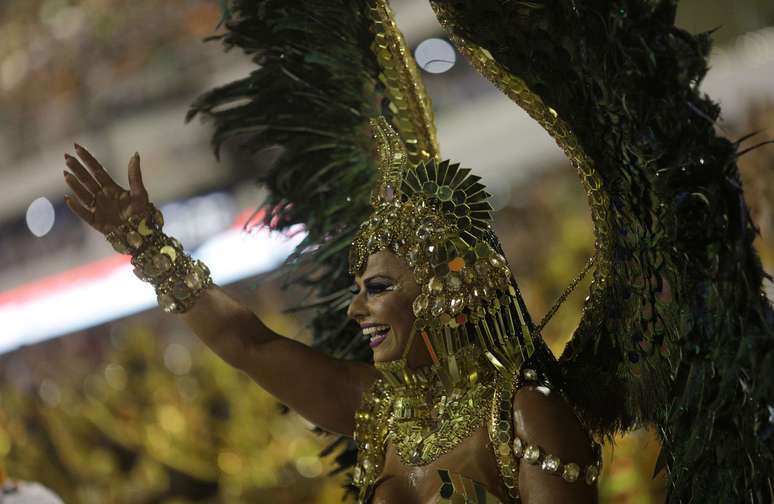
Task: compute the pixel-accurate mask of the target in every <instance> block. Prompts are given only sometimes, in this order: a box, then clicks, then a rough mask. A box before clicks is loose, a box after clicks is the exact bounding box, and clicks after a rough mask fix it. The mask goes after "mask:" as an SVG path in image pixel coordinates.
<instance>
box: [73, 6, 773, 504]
mask: <svg viewBox="0 0 774 504" xmlns="http://www.w3.org/2000/svg"><path fill="white" fill-rule="evenodd" d="M224 4H226V5H228V6H229V7H230V8H231V11H229V13H230V14H233V15H234V17H231V18H229V16H228V15H227V16H226V18H228V19H227V29H228V31H227V33H226V34H225V35H224V36H223V39H224V42H225V43H226V45H227V46H228V47H231V46H234V45H237V46H240V47H242V48H244V49H245V50H246V51H247V52H248V53H249V54H251V55H255V62H256V63H257V64H258V66H259V68H258V69H257V70H255V71H254V72H252V73H251V74H250V76H249V77H247V78H245V79H242V80H239V81H237V82H235V83H233V84H231V85H228V86H222V87H219V88H217V89H215V90H213V91H212V92H210V93H207V94H206V95H204V96H202V97H201V98H200V99H199V100H197V102H196V103H195V104H194V105H193V107H192V111H191V113H190V117H193V116H195V115H196V114H204V115H207V116H209V117H211V118H214V119H215V122H216V132H215V137H214V138H215V140H214V143H215V145H216V146H220V144H221V143H222V142H224V141H225V140H227V139H229V138H232V137H240V139H242V140H245V139H246V140H248V141H249V143H250V145H249V147H250V149H251V151H253V152H255V151H258V150H260V149H261V148H263V147H266V146H269V145H274V144H276V143H282V144H283V147H285V150H284V152H283V154H282V156H281V157H280V160H279V161H278V162H277V164H276V165H274V166H272V167H271V168H269V169H267V170H266V171H265V172H262V174H261V180H262V182H264V183H265V184H266V185H267V186H268V188H269V190H270V197H269V199H268V200H267V203H266V208H267V209H268V210H269V212H267V213H266V219H265V223H266V224H267V225H268V226H271V227H275V228H276V227H279V228H288V227H290V226H292V225H294V224H297V223H299V222H303V223H305V225H306V229H307V231H308V237H307V239H306V240H305V242H304V244H303V245H304V247H302V249H301V250H300V251H299V254H298V255H297V257H296V258H297V261H296V262H294V264H296V265H298V264H300V265H301V266H302V267H301V268H299V270H300V273H299V274H300V280H299V281H300V282H302V283H306V284H311V285H315V286H318V287H319V289H318V291H319V293H320V294H322V296H321V298H320V299H319V300H318V302H317V304H316V306H317V307H318V308H320V312H319V314H318V316H317V318H316V319H315V321H314V328H315V331H316V337H317V340H318V342H321V343H322V344H328V345H330V346H329V349H332V350H333V351H331V352H330V353H331V354H334V355H335V356H336V357H332V356H329V355H328V354H325V353H322V352H319V351H316V350H315V349H312V348H309V347H307V346H305V345H301V344H299V343H297V342H295V341H292V340H290V339H288V338H285V337H283V336H281V335H279V334H276V333H274V332H273V331H271V330H270V329H269V328H268V327H266V325H264V324H263V322H261V321H260V320H259V319H258V318H257V317H256V316H255V315H254V314H253V313H252V312H250V311H249V310H248V309H247V308H245V307H244V306H241V305H240V304H238V303H237V302H236V301H235V300H233V299H232V298H230V297H228V296H227V295H226V294H225V293H224V292H223V291H222V290H220V289H219V288H218V287H216V286H214V285H212V282H211V279H210V277H209V274H208V270H207V268H206V267H205V266H204V265H203V264H201V262H199V261H195V260H193V259H192V258H191V257H189V256H188V255H187V254H186V253H185V252H184V251H183V249H182V247H181V246H180V243H179V242H177V240H175V239H173V238H171V237H169V236H167V235H165V234H164V233H163V231H162V227H163V223H164V219H163V216H162V215H161V214H160V212H158V211H157V210H156V209H155V208H154V207H153V206H152V205H151V204H150V200H149V198H148V194H147V191H146V189H145V186H144V184H143V181H142V177H141V174H140V161H139V156H135V157H134V158H133V159H132V160H131V161H130V166H129V181H130V183H129V186H130V188H129V190H126V189H124V188H122V187H120V186H118V185H117V184H116V183H115V181H114V180H113V179H112V178H111V177H110V176H109V175H108V173H107V172H106V171H105V169H104V168H103V167H102V166H101V164H100V163H99V162H98V161H97V160H96V159H95V158H94V157H93V156H92V155H91V154H90V153H89V152H88V151H86V150H85V149H83V148H80V147H76V154H77V156H78V158H79V159H76V158H75V157H72V156H67V161H66V162H67V166H68V168H69V169H70V172H67V173H66V174H65V178H66V181H67V183H68V184H69V186H70V187H71V188H72V190H73V193H74V196H73V197H70V198H68V200H67V201H68V205H69V206H70V208H71V209H72V210H73V211H74V212H75V213H76V214H77V215H79V216H80V217H81V218H82V219H84V220H85V221H86V222H88V223H89V224H90V225H91V226H93V227H94V228H95V229H97V230H98V231H100V232H102V233H104V234H105V235H106V238H107V239H108V240H109V241H110V243H111V244H112V245H113V246H114V248H115V249H116V250H117V251H119V252H122V253H126V254H129V255H131V256H132V263H133V264H134V265H135V268H136V269H135V272H136V274H137V275H138V276H139V277H140V278H141V279H143V280H146V281H148V282H150V283H151V284H152V285H153V286H154V287H155V288H156V291H157V294H158V300H159V303H160V305H161V306H162V307H163V308H164V309H165V311H168V312H173V313H180V314H183V318H184V320H185V322H186V323H187V324H188V325H189V326H190V327H191V329H192V330H193V331H194V332H195V333H196V334H198V335H199V336H200V337H201V339H202V340H203V341H205V342H206V343H207V344H208V345H209V346H210V348H212V349H213V350H214V351H215V352H216V353H218V354H219V355H220V356H221V357H222V358H223V359H224V360H225V361H226V362H228V363H230V364H231V365H232V366H234V367H236V368H238V369H240V370H242V371H244V372H245V373H246V374H248V375H249V376H250V377H252V378H253V379H254V381H255V382H256V383H258V384H259V385H260V386H261V387H263V388H264V389H266V390H267V391H269V392H270V393H272V394H273V395H275V396H276V397H278V398H279V399H280V400H282V401H283V402H284V403H285V404H287V405H288V406H290V407H291V408H293V409H295V410H296V411H298V412H299V413H300V414H301V415H303V416H304V417H306V418H307V419H309V420H310V421H312V422H314V423H315V424H317V425H319V426H321V427H322V428H324V429H327V430H329V431H332V432H337V433H340V434H342V435H345V436H348V437H352V438H354V440H355V443H356V445H357V456H356V463H355V465H354V469H353V471H352V483H353V484H354V485H355V486H356V487H357V497H358V501H359V502H360V503H362V504H365V503H395V502H406V503H409V504H414V503H417V504H424V503H439V502H441V503H443V502H455V503H457V502H460V503H463V502H464V503H471V502H473V503H478V504H483V503H490V504H492V503H504V502H509V503H515V502H525V503H528V504H542V503H553V502H573V503H590V502H595V501H596V499H597V491H596V482H597V478H598V476H599V473H600V465H601V462H600V459H599V445H598V444H597V443H595V442H594V438H595V437H602V436H605V435H610V434H612V433H614V432H616V431H618V430H622V429H627V428H631V427H633V426H637V425H640V424H642V423H645V422H656V423H657V424H658V427H659V431H660V432H661V433H662V435H663V436H664V440H665V442H666V445H665V446H666V447H667V448H668V449H669V452H668V453H666V454H665V456H664V460H667V463H668V464H669V465H670V471H669V472H670V478H672V480H671V481H670V484H671V485H672V487H673V488H674V495H675V500H676V501H678V502H682V501H687V500H696V501H722V502H737V501H739V500H741V499H740V496H741V495H742V490H740V489H744V499H745V500H750V501H753V500H755V501H758V502H766V501H767V499H766V498H767V497H770V492H771V488H772V483H771V480H770V474H771V473H772V468H771V461H772V460H774V457H773V456H772V453H774V449H772V447H771V443H770V440H771V439H772V437H771V436H770V434H771V429H770V426H768V424H766V421H764V420H763V419H765V418H767V417H768V415H769V414H770V413H769V410H768V408H770V399H771V397H772V382H771V380H770V376H771V374H772V370H771V367H772V363H774V359H772V358H771V353H770V349H771V344H770V343H771V341H772V340H771V337H772V334H774V329H773V328H772V321H774V314H772V308H771V306H770V305H769V304H768V302H767V301H766V299H765V298H764V297H763V296H761V295H760V286H761V281H762V278H763V272H762V270H761V268H760V264H759V262H758V260H757V257H756V255H755V253H754V252H753V250H752V248H751V246H752V245H751V244H752V240H753V238H754V236H755V230H754V227H753V226H752V224H751V223H750V221H749V219H748V218H747V214H746V207H745V203H744V199H743V195H742V192H741V188H740V186H739V184H738V183H737V182H736V180H737V176H738V174H737V172H736V168H735V160H736V157H738V154H737V152H736V147H737V146H738V145H737V146H735V145H734V144H731V143H730V142H728V141H727V140H725V139H721V138H718V137H716V136H715V133H714V130H713V125H712V120H714V118H716V117H717V115H718V113H719V112H718V108H717V107H716V106H715V105H714V104H713V103H711V102H710V101H709V100H708V99H707V98H706V97H704V96H702V95H700V93H699V91H698V88H697V85H696V84H697V82H699V81H700V80H701V77H702V76H703V73H704V71H705V70H706V63H705V60H704V58H705V56H706V51H707V49H708V44H707V39H706V38H705V37H703V36H700V37H693V36H691V35H688V34H686V33H684V32H682V31H680V30H678V29H677V28H675V27H674V24H673V15H674V12H673V7H674V2H650V1H644V0H628V1H625V2H612V1H603V0H599V1H594V2H552V1H548V0H546V1H541V0H536V1H532V2H513V1H509V0H508V1H506V0H487V1H486V2H479V1H476V2H473V1H472V0H453V1H452V0H431V4H432V5H433V7H434V8H435V10H436V14H437V15H438V18H439V20H440V21H441V24H442V25H443V26H444V28H445V29H446V30H447V32H448V34H449V37H450V39H451V41H452V42H453V43H454V44H455V46H456V47H457V49H458V50H459V51H460V52H461V53H462V54H463V55H465V56H466V57H467V58H468V59H469V60H470V61H471V63H472V64H473V66H474V67H475V68H476V69H477V70H478V71H480V72H481V73H482V74H483V75H485V76H486V77H488V78H489V79H491V80H492V81H493V82H494V83H495V84H497V86H498V87H499V88H500V89H502V90H503V91H504V92H505V93H506V94H507V95H508V96H509V97H510V98H511V99H512V100H513V101H514V102H516V103H517V104H518V105H520V106H521V107H523V108H524V109H525V110H526V111H527V113H528V114H529V115H530V116H531V117H532V118H533V119H535V120H536V121H537V122H538V123H539V124H540V125H541V126H542V127H543V128H545V129H546V131H547V132H548V133H549V134H550V135H552V136H553V137H554V139H555V140H556V141H557V143H558V144H559V146H560V147H561V148H562V149H563V150H564V152H565V153H566V155H567V156H568V158H569V159H570V161H571V162H572V165H573V166H574V167H575V168H576V169H577V170H578V172H579V174H580V175H581V180H582V183H583V186H584V189H585V190H586V192H587V195H588V199H589V202H590V206H591V211H592V216H593V222H594V225H595V238H596V239H597V242H596V248H597V250H596V256H595V258H596V259H595V260H594V261H593V265H594V266H595V271H594V282H593V283H592V285H591V288H590V295H589V297H588V298H587V302H586V305H585V307H584V315H583V319H582V321H581V324H580V326H579V327H578V328H577V331H576V332H575V334H574V337H573V340H572V342H571V343H570V345H569V346H568V348H567V349H566V350H565V352H564V355H563V356H562V359H561V361H560V362H557V360H556V359H555V358H554V356H553V355H552V354H551V353H550V352H549V351H548V350H547V348H546V346H545V344H544V342H543V341H542V338H541V329H542V327H543V326H544V322H541V323H540V324H538V325H536V324H534V323H533V322H532V319H531V317H530V314H529V313H528V311H527V309H526V304H525V302H524V299H523V298H522V296H521V293H520V291H519V289H518V286H517V283H516V280H515V278H514V276H513V274H512V272H511V268H510V266H509V263H508V260H507V259H506V258H505V257H504V255H503V252H502V248H501V246H500V241H499V239H498V237H497V236H496V235H495V233H494V231H493V230H492V219H493V215H492V213H493V211H492V207H491V205H490V203H489V196H490V195H489V193H488V192H487V191H486V188H485V187H484V185H483V184H481V183H480V178H479V177H478V176H476V175H473V174H472V173H471V170H469V169H467V168H461V167H460V166H459V165H458V164H456V163H451V162H449V161H445V160H442V158H441V155H440V150H439V147H438V143H437V138H436V134H435V125H434V122H433V114H432V109H431V107H430V101H429V98H428V97H427V95H426V94H425V91H424V88H423V85H422V81H421V79H420V78H419V75H418V71H417V67H416V64H415V62H414V61H413V59H412V57H411V52H410V51H409V50H408V48H407V46H406V43H405V40H404V39H403V36H402V35H401V33H400V32H399V31H398V30H397V27H396V25H395V22H394V19H393V16H392V13H391V11H390V8H389V5H388V3H387V1H386V0H339V1H333V0H305V1H304V2H281V1H273V0H265V1H260V2H256V1H255V0H249V1H248V0H233V1H229V2H224ZM480 4H483V5H484V8H480ZM232 11H233V12H232ZM707 119H710V121H708V120H707ZM675 138H678V139H679V141H675ZM372 146H376V148H377V149H376V156H373V155H372V154H371V147H372ZM364 188H366V189H370V191H369V190H364ZM369 193H370V197H369ZM358 223H359V224H360V225H359V227H358ZM348 245H350V246H349V247H347V246H348ZM345 250H348V251H349V261H347V258H346V257H344V251H345ZM305 261H306V262H305ZM589 264H592V263H589ZM304 266H310V267H308V268H305V267H304ZM347 266H348V267H347ZM347 270H348V271H347ZM321 271H322V273H320V272H321ZM347 273H349V275H350V276H352V277H354V279H355V288H354V290H353V292H352V294H353V297H352V299H351V300H350V299H349V293H348V292H347V285H349V281H350V278H349V276H348V275H347ZM572 285H574V284H571V286H572ZM561 299H562V297H560V301H561ZM347 305H349V308H348V310H347V314H346V315H348V316H349V317H350V318H351V319H354V320H355V321H356V322H357V323H358V324H359V326H360V331H361V333H362V335H363V336H365V337H364V338H357V337H353V333H354V330H355V327H354V326H355V324H351V323H347V322H346V320H343V318H344V315H345V314H344V313H343V312H344V309H345V307H346V306H347ZM552 313H553V310H550V311H549V312H548V315H547V316H546V317H545V318H544V320H547V319H549V318H550V315H551V314H552ZM367 343H368V344H370V347H371V350H372V352H368V347H366V344H367ZM363 350H365V352H364V351H363ZM758 350H760V355H759V354H758ZM358 352H359V353H358ZM767 352H768V353H767ZM353 354H354V356H357V357H359V358H360V360H356V359H344V358H341V357H343V356H346V357H350V356H353ZM371 357H372V358H371ZM719 369H720V371H719ZM740 377H741V378H740ZM667 413H668V414H667ZM716 419H717V421H716ZM764 426H765V427H764ZM592 433H593V435H592ZM705 439H706V440H712V442H696V440H701V441H704V440H705ZM767 440H768V441H767ZM766 443H768V444H766ZM340 459H342V460H344V459H349V460H353V459H355V457H347V456H342V457H340ZM686 461H690V464H689V463H688V462H686ZM698 461H700V462H698ZM689 469H690V470H689ZM697 482H698V483H697ZM697 492H703V493H702V495H701V496H697V495H694V494H695V493H697ZM768 500H770V499H768Z"/></svg>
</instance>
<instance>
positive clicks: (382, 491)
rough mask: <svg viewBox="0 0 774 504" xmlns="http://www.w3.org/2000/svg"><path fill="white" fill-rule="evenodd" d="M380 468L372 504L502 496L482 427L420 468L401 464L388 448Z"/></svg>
mask: <svg viewBox="0 0 774 504" xmlns="http://www.w3.org/2000/svg"><path fill="white" fill-rule="evenodd" d="M383 467H384V469H383V471H382V473H381V474H380V476H379V477H378V478H377V479H376V481H375V484H374V490H373V498H372V501H371V502H372V503H373V504H387V503H395V502H405V503H407V504H434V503H437V502H446V500H445V499H448V498H449V496H450V495H452V494H455V493H456V494H461V495H464V496H468V497H469V498H470V500H469V502H479V500H478V499H477V498H476V497H477V496H481V495H485V494H486V492H489V493H490V494H492V495H493V496H495V497H497V498H498V500H501V501H502V500H503V495H505V490H504V487H503V485H502V482H501V479H500V477H499V473H498V468H497V462H496V460H495V457H494V454H493V452H492V448H491V443H490V441H489V436H488V433H487V430H486V427H485V426H482V427H481V428H479V429H478V430H477V431H475V432H474V433H473V434H472V435H471V436H469V437H468V438H466V439H465V440H463V441H462V442H461V443H460V444H459V445H457V446H456V447H455V448H453V449H452V450H450V451H449V452H448V453H446V454H444V455H442V456H441V457H439V458H438V459H437V460H435V461H433V462H431V463H429V464H426V465H423V466H410V465H406V464H404V463H403V462H402V460H401V458H400V457H399V456H398V454H397V452H396V450H395V447H394V446H393V445H388V446H387V449H386V451H385V459H384V465H383ZM463 502H468V501H463ZM480 502H485V501H484V500H481V501H480ZM487 502H492V501H491V500H490V501H487Z"/></svg>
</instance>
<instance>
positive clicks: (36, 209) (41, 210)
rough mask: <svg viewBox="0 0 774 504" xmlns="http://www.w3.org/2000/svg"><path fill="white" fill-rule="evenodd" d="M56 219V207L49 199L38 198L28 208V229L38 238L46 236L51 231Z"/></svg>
mask: <svg viewBox="0 0 774 504" xmlns="http://www.w3.org/2000/svg"><path fill="white" fill-rule="evenodd" d="M55 219H56V212H54V205H52V204H51V202H50V201H49V200H48V198H43V197H41V198H38V199H36V200H35V201H33V202H32V203H30V206H29V207H28V208H27V227H28V228H29V229H30V232H32V234H34V235H35V236H37V237H38V238H41V237H43V236H46V235H47V234H48V232H49V231H51V228H52V227H54V220H55Z"/></svg>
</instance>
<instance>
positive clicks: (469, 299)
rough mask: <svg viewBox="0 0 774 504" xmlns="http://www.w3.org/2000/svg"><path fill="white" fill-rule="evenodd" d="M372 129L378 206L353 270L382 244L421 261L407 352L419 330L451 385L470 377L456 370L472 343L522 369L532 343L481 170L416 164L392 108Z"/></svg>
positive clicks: (504, 364)
mask: <svg viewBox="0 0 774 504" xmlns="http://www.w3.org/2000/svg"><path fill="white" fill-rule="evenodd" d="M371 128H372V132H373V136H374V139H375V141H376V143H377V146H378V178H377V183H376V187H375V188H374V190H373V192H372V195H371V205H372V207H373V209H374V210H373V212H372V213H371V215H370V216H369V218H368V219H366V220H365V221H364V222H363V223H362V224H361V226H360V230H359V231H358V233H357V235H356V236H355V239H354V240H353V242H352V248H351V250H350V272H351V273H352V274H353V275H355V274H357V273H359V272H361V271H362V269H363V268H364V266H365V264H366V261H367V259H368V256H369V255H371V254H374V253H376V252H379V251H380V250H384V249H387V250H390V251H392V252H393V253H395V254H396V255H397V256H398V257H400V258H402V259H403V260H404V261H405V262H406V264H407V265H408V266H409V267H410V268H411V269H412V270H413V272H414V276H415V278H416V281H417V283H418V284H419V286H420V288H421V293H420V294H419V295H418V296H417V298H416V299H415V300H414V304H413V309H414V315H415V316H416V322H415V324H414V332H413V335H412V339H411V341H410V342H409V344H408V345H407V347H406V351H408V349H409V348H410V347H411V344H412V343H413V339H414V338H415V337H416V336H417V335H419V336H421V337H422V339H423V341H424V344H425V345H426V347H427V350H428V352H429V354H430V356H431V358H432V360H433V363H434V367H436V368H441V369H444V370H445V372H444V373H442V375H443V376H442V377H443V378H444V380H443V381H444V382H446V383H447V384H448V385H452V384H454V383H455V382H457V381H458V380H459V379H466V378H467V377H462V376H458V372H457V370H458V369H460V366H458V362H457V360H458V359H460V358H464V357H461V356H460V354H461V353H468V354H469V353H471V352H470V350H475V349H480V351H481V353H482V354H483V355H484V356H485V357H486V358H487V359H488V360H489V361H490V362H491V363H492V364H493V365H494V366H495V368H497V369H499V370H516V369H518V367H519V366H520V365H521V363H522V362H524V360H526V359H527V358H528V357H529V356H531V355H532V353H533V351H534V343H533V341H532V336H531V333H530V330H531V329H530V326H529V324H528V321H527V320H528V319H527V317H526V315H525V311H526V309H525V307H524V305H523V302H522V300H521V297H520V295H519V294H518V291H517V288H516V285H515V282H514V280H513V276H512V274H511V271H510V268H509V267H508V264H507V262H506V260H505V258H504V257H503V256H502V254H501V253H500V247H499V243H498V241H497V238H496V236H495V235H494V233H493V231H492V229H491V224H490V223H491V220H492V207H491V206H490V204H489V202H488V198H489V196H490V195H489V194H488V193H487V192H486V190H485V187H484V185H483V184H481V183H480V177H477V176H475V175H471V174H470V169H468V168H460V166H459V164H456V163H454V164H453V163H450V162H449V161H448V160H447V161H442V162H440V163H438V162H436V161H435V160H430V161H428V162H424V163H419V164H417V165H415V166H411V165H410V163H409V158H408V155H407V152H406V148H405V146H404V144H403V142H402V141H401V139H400V137H399V136H398V134H397V133H395V131H394V130H393V129H392V127H391V126H390V124H389V123H388V122H387V120H386V119H385V118H384V117H379V118H377V119H373V120H372V121H371ZM463 349H465V350H467V352H465V351H463V352H460V351H461V350H463ZM474 353H475V352H474ZM404 357H405V354H404Z"/></svg>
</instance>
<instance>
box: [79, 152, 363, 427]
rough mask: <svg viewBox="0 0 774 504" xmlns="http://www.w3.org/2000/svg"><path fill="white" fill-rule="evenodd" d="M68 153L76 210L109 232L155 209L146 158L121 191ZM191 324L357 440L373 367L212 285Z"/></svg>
mask: <svg viewBox="0 0 774 504" xmlns="http://www.w3.org/2000/svg"><path fill="white" fill-rule="evenodd" d="M76 153H77V155H78V157H79V158H80V160H79V159H77V158H75V157H73V156H70V155H68V154H65V160H66V164H67V167H68V168H69V169H70V170H71V171H69V172H68V171H65V172H64V177H65V181H66V182H67V184H68V186H70V188H71V189H72V191H73V193H74V197H73V196H66V197H65V202H66V203H67V205H68V207H70V209H71V210H72V211H73V212H74V213H75V214H76V215H78V216H79V217H80V218H81V219H83V220H84V221H85V222H86V223H87V224H89V225H90V226H91V227H93V228H94V229H95V230H97V231H98V232H100V233H103V234H107V233H110V231H112V230H114V229H116V228H118V226H120V225H121V224H122V223H124V222H126V221H127V220H128V219H129V217H130V216H132V215H139V214H141V213H142V212H145V211H146V210H147V208H148V207H149V205H150V202H149V199H148V192H147V190H146V189H145V186H144V184H143V181H142V174H141V171H140V158H139V155H138V154H135V155H134V156H133V157H132V159H131V160H130V162H129V190H126V189H124V188H123V187H121V186H119V185H118V184H117V183H116V182H115V181H114V180H113V179H112V178H111V177H110V175H109V174H108V173H107V172H106V171H105V169H104V168H103V167H102V166H101V165H100V163H99V162H98V161H97V160H96V159H95V158H94V157H93V156H92V155H91V154H90V153H89V152H88V151H87V150H86V149H84V148H83V147H80V146H78V145H76ZM182 317H183V320H184V321H185V323H186V324H187V325H188V326H189V327H190V328H191V330H192V331H193V332H194V333H195V334H196V335H197V336H199V338H201V340H202V341H204V343H205V344H206V345H207V346H209V347H210V349H212V351H214V352H215V353H217V354H218V355H219V356H220V357H221V358H222V359H223V360H224V361H226V362H227V363H228V364H230V365H232V366H233V367H235V368H237V369H240V370H241V371H243V372H245V373H246V374H248V375H249V376H250V377H251V378H252V379H253V380H255V382H256V383H257V384H258V385H260V386H261V387H263V388H264V389H265V390H267V391H268V392H269V393H271V394H272V395H274V396H275V397H277V399H279V400H280V401H282V402H283V403H285V404H287V405H288V406H289V407H290V408H292V409H294V410H296V411H297V412H298V413H299V414H301V415H302V416H303V417H304V418H306V419H308V420H309V421H311V422H312V423H314V424H316V425H319V426H320V427H322V428H323V429H326V430H328V431H331V432H336V433H339V434H344V435H348V436H351V435H352V433H353V430H354V414H355V410H356V409H357V407H358V405H359V402H360V397H361V395H362V393H363V391H364V390H365V389H366V388H367V387H368V385H369V384H370V383H371V382H372V381H373V380H374V379H375V378H376V371H375V370H374V368H373V367H371V366H369V365H367V364H362V363H355V362H349V361H344V360H340V359H334V358H331V357H328V356H326V355H324V354H322V353H320V352H317V351H315V350H313V349H312V348H310V347H308V346H306V345H303V344H301V343H299V342H297V341H294V340H292V339H289V338H286V337H284V336H281V335H279V334H276V333H275V332H273V331H272V330H270V329H269V328H268V327H266V326H265V325H264V324H263V323H262V322H261V321H260V319H259V318H258V317H257V316H256V315H255V314H254V313H253V312H252V311H250V310H249V309H248V308H246V307H245V306H243V305H241V304H240V303H239V302H237V301H236V300H234V299H233V298H231V297H229V296H228V295H227V294H226V293H225V292H223V290H221V289H220V288H219V287H217V286H215V285H212V286H210V287H208V288H206V289H204V290H202V291H201V293H200V294H199V297H198V299H196V302H195V303H194V304H193V306H191V307H190V308H189V309H188V310H187V311H186V312H185V313H184V314H183V315H182Z"/></svg>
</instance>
